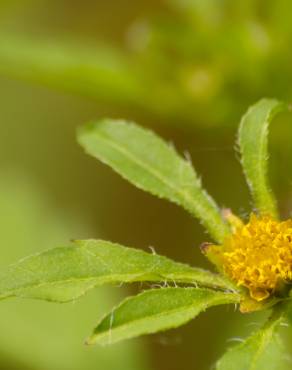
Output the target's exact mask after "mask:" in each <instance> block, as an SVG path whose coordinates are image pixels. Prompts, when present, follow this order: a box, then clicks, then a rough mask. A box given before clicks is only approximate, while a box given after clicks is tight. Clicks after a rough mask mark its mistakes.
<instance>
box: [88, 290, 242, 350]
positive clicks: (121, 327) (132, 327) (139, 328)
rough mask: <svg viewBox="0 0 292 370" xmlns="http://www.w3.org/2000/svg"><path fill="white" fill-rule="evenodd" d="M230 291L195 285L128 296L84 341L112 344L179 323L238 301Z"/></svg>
mask: <svg viewBox="0 0 292 370" xmlns="http://www.w3.org/2000/svg"><path fill="white" fill-rule="evenodd" d="M237 302H238V296H237V295H234V294H233V293H223V292H215V291H213V290H208V289H196V288H165V289H153V290H148V291H145V292H143V293H141V294H139V295H137V296H135V297H130V298H127V299H126V300H125V301H123V302H122V303H121V304H120V305H119V306H118V307H116V308H115V309H113V310H112V312H111V313H110V314H108V315H107V316H105V318H103V319H102V320H101V322H100V323H99V324H98V326H97V327H96V328H95V330H94V332H93V334H92V335H91V336H90V338H89V339H88V340H87V343H88V344H96V343H98V344H111V343H115V342H118V341H120V340H123V339H129V338H134V337H137V336H139V335H143V334H151V333H156V332H158V331H162V330H167V329H171V328H176V327H178V326H181V325H183V324H185V323H187V322H188V321H190V320H191V319H193V318H195V317H196V316H197V315H198V314H199V313H200V312H202V311H205V310H206V309H207V308H209V307H211V306H216V305H220V304H229V303H237Z"/></svg>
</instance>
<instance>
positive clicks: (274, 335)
mask: <svg viewBox="0 0 292 370" xmlns="http://www.w3.org/2000/svg"><path fill="white" fill-rule="evenodd" d="M283 320H284V316H283V315H276V317H272V318H271V319H270V320H268V322H267V323H266V325H264V327H263V328H262V329H260V330H259V331H257V332H256V333H254V334H253V335H251V336H250V337H249V338H248V339H247V340H245V341H244V342H242V343H240V344H238V345H236V346H234V347H232V348H231V349H229V350H228V351H227V352H226V353H225V355H223V357H222V358H221V359H220V360H219V361H218V363H217V366H216V370H233V369H236V370H263V369H264V370H288V369H290V368H291V362H290V363H289V362H288V359H287V356H286V354H285V348H284V345H283V343H282V341H281V338H280V336H279V334H278V332H277V329H278V328H279V325H280V324H281V323H282V322H283Z"/></svg>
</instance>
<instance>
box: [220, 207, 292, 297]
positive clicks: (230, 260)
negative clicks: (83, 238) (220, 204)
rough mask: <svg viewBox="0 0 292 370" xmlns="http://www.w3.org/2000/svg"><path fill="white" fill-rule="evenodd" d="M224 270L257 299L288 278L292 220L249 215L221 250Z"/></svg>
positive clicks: (291, 274) (290, 275) (291, 271)
mask: <svg viewBox="0 0 292 370" xmlns="http://www.w3.org/2000/svg"><path fill="white" fill-rule="evenodd" d="M220 254H221V258H222V263H223V268H224V271H225V273H226V274H227V275H228V276H229V277H230V278H231V279H232V280H234V281H235V282H236V283H237V285H238V286H245V287H246V288H248V289H249V292H250V295H251V297H252V298H254V299H255V300H257V301H261V300H263V299H265V298H268V297H269V296H270V295H271V294H272V293H274V292H275V291H276V290H277V289H279V288H280V286H281V284H283V283H285V282H287V281H289V280H292V220H291V219H290V220H287V221H282V222H278V221H275V220H274V219H272V218H270V217H268V216H263V217H257V216H255V215H254V214H252V215H251V217H250V220H249V222H248V224H246V225H242V226H240V227H238V228H237V229H236V230H235V232H234V234H232V235H231V236H230V237H227V238H226V240H225V241H224V244H223V248H222V250H221V253H220Z"/></svg>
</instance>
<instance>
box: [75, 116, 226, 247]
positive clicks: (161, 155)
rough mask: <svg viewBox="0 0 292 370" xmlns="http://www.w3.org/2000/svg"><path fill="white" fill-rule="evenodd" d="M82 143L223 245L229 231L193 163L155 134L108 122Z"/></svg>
mask: <svg viewBox="0 0 292 370" xmlns="http://www.w3.org/2000/svg"><path fill="white" fill-rule="evenodd" d="M78 138H79V142H80V144H81V145H82V146H83V147H84V148H85V150H86V152H87V153H88V154H91V155H92V156H94V157H95V158H98V159H99V160H101V161H102V162H103V163H105V164H107V165H109V166H110V167H112V168H113V169H114V170H115V171H116V172H118V173H119V174H120V175H121V176H123V177H124V178H125V179H127V180H128V181H130V182H131V183H132V184H134V185H135V186H137V187H138V188H140V189H143V190H145V191H149V192H150V193H152V194H154V195H156V196H158V197H161V198H165V199H168V200H170V201H172V202H174V203H177V204H178V205H180V206H182V207H184V208H185V209H186V210H188V211H189V212H190V213H191V214H193V215H194V216H196V217H197V218H199V219H200V220H201V221H202V224H203V225H204V226H205V227H206V229H207V230H208V231H209V233H210V235H211V236H212V237H213V238H214V239H215V240H216V241H217V242H221V241H222V240H223V239H224V237H225V236H226V234H227V233H228V232H229V229H228V227H227V225H226V223H225V222H224V220H223V219H222V216H221V214H220V210H219V209H218V207H217V205H216V204H215V202H214V201H213V200H212V198H211V197H210V196H209V195H208V194H207V193H206V191H205V190H203V189H202V186H201V181H200V179H199V178H198V176H197V174H196V172H195V171H194V169H193V167H192V165H191V163H190V162H189V161H187V160H184V159H183V158H181V157H180V156H179V155H178V154H177V153H176V151H175V150H174V148H173V147H172V146H170V145H168V144H167V143H166V142H164V141H163V140H162V139H161V138H159V137H158V136H156V135H155V134H154V133H153V132H151V131H149V130H146V129H144V128H141V127H139V126H137V125H135V124H134V123H128V122H125V121H122V120H110V119H104V120H101V121H99V122H93V123H90V124H88V125H87V126H85V127H83V128H81V129H80V130H79V134H78Z"/></svg>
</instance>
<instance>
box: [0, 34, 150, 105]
mask: <svg viewBox="0 0 292 370" xmlns="http://www.w3.org/2000/svg"><path fill="white" fill-rule="evenodd" d="M0 74H1V75H4V76H9V77H12V78H17V79H22V80H27V81H30V82H37V83H41V84H44V85H46V86H49V87H53V88H57V89H61V90H65V91H69V92H73V93H78V94H81V95H84V96H88V97H92V98H94V99H98V100H99V101H100V100H101V99H102V100H105V101H110V102H114V103H115V104H124V103H126V104H129V103H130V104H132V103H134V104H139V102H140V101H141V100H142V99H143V97H144V92H143V91H142V88H141V83H140V80H139V79H138V78H137V74H136V73H134V71H133V66H132V65H131V63H130V62H129V60H128V58H127V57H126V56H125V55H124V54H123V53H122V52H120V51H119V50H118V49H117V48H114V47H110V46H109V45H102V44H100V43H99V44H93V45H90V43H88V42H86V43H84V42H83V43H80V42H79V43H78V42H75V41H74V42H73V40H70V39H64V40H63V41H60V40H55V39H46V38H45V39H43V40H39V39H37V38H28V37H23V36H21V35H14V36H13V35H9V34H4V35H0ZM141 94H142V95H143V97H141Z"/></svg>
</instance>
